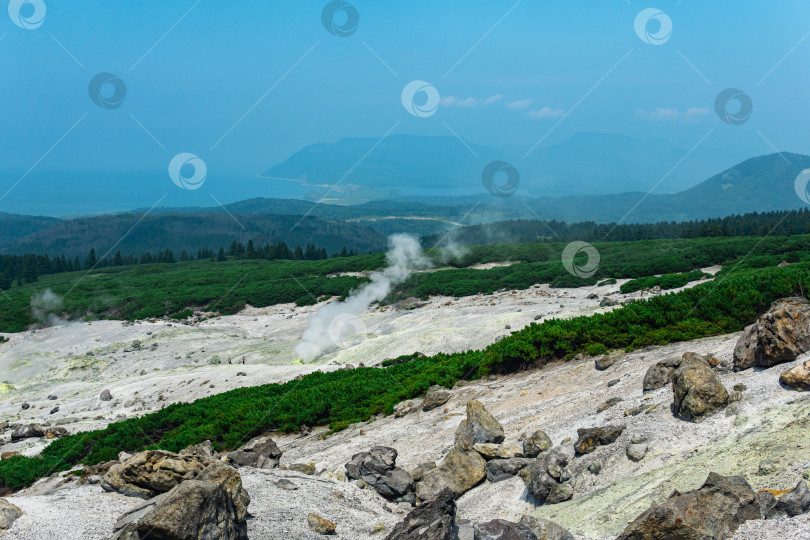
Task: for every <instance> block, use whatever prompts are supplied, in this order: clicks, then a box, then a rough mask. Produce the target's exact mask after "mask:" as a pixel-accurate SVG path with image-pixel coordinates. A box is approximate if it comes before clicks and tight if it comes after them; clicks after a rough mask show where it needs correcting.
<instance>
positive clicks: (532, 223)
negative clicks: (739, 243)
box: [424, 208, 810, 246]
mask: <svg viewBox="0 0 810 540" xmlns="http://www.w3.org/2000/svg"><path fill="white" fill-rule="evenodd" d="M807 233H810V209H807V208H804V209H801V210H789V211H778V212H761V213H760V212H754V213H750V214H744V215H733V216H728V217H724V218H713V219H704V220H696V221H683V222H675V221H670V222H660V223H633V224H622V225H617V224H615V223H607V224H604V223H602V224H600V223H595V222H591V221H586V222H580V223H571V224H567V223H564V222H562V221H547V222H543V221H537V220H514V221H502V222H497V223H486V224H482V225H472V226H469V227H463V228H460V229H457V230H455V231H454V232H453V233H451V234H449V235H448V234H441V235H438V234H437V235H432V236H427V237H424V244H425V245H431V246H432V245H435V244H436V243H437V242H440V241H441V242H444V241H446V240H447V239H450V240H451V241H453V242H455V243H457V244H462V245H475V244H488V243H492V242H571V241H574V240H581V241H584V242H600V241H634V240H664V239H676V238H709V237H722V236H766V235H770V236H793V235H797V234H807Z"/></svg>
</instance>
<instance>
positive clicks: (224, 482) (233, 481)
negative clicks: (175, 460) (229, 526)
mask: <svg viewBox="0 0 810 540" xmlns="http://www.w3.org/2000/svg"><path fill="white" fill-rule="evenodd" d="M194 480H200V481H203V482H215V483H217V484H219V485H220V486H222V487H223V489H224V490H225V491H226V492H227V493H228V497H229V498H230V501H231V504H233V509H234V514H235V515H236V521H237V522H238V523H243V522H244V521H245V520H246V519H247V515H248V505H249V504H250V495H248V492H247V490H246V489H245V488H244V487H243V486H242V476H241V475H240V474H239V472H238V471H237V470H236V469H234V468H233V467H231V466H230V465H227V464H225V463H223V462H221V461H217V462H214V463H213V464H211V465H209V466H208V467H206V468H205V469H203V470H202V472H200V473H199V474H198V475H197V476H195V477H194Z"/></svg>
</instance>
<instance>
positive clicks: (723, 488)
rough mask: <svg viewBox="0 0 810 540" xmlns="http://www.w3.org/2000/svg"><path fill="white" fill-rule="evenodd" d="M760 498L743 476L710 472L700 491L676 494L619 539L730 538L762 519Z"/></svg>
mask: <svg viewBox="0 0 810 540" xmlns="http://www.w3.org/2000/svg"><path fill="white" fill-rule="evenodd" d="M761 517H762V515H761V511H760V505H759V502H758V500H757V495H756V493H754V491H753V490H752V489H751V486H749V485H748V482H746V481H745V479H744V478H742V477H741V476H728V477H726V476H721V475H719V474H716V473H710V474H709V477H708V478H707V479H706V482H705V483H704V484H703V486H702V487H701V488H700V489H696V490H694V491H690V492H687V493H679V492H677V491H676V492H675V493H673V494H672V495H671V496H670V498H669V499H667V500H666V501H664V502H663V503H661V504H659V505H656V506H653V507H651V508H649V509H648V510H647V511H645V512H644V513H643V514H641V515H640V516H639V517H637V518H636V519H635V520H634V521H633V522H632V523H630V524H629V525H628V526H627V528H626V529H625V530H624V532H622V534H621V536H619V537H618V538H617V540H660V539H663V538H682V539H684V540H689V539H695V540H698V539H701V540H702V539H710V538H712V539H726V538H730V537H731V536H732V535H733V534H734V531H736V530H737V528H738V527H739V526H740V525H742V524H743V523H744V522H746V521H748V520H749V519H761Z"/></svg>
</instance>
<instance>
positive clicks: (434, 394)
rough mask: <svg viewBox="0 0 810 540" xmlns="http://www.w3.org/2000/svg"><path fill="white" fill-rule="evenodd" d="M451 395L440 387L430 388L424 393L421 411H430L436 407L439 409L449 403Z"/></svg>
mask: <svg viewBox="0 0 810 540" xmlns="http://www.w3.org/2000/svg"><path fill="white" fill-rule="evenodd" d="M452 395H453V394H451V393H450V392H449V391H448V390H447V389H446V388H444V387H442V386H436V385H434V386H431V387H430V388H428V390H427V392H425V398H424V399H423V400H422V410H423V411H432V410H433V409H435V408H436V407H441V406H442V405H444V404H445V403H447V402H448V401H450V397H451V396H452Z"/></svg>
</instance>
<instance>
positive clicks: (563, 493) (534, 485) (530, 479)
mask: <svg viewBox="0 0 810 540" xmlns="http://www.w3.org/2000/svg"><path fill="white" fill-rule="evenodd" d="M568 461H569V458H568V456H567V455H566V454H565V453H563V452H562V451H560V450H559V448H557V449H554V450H551V451H550V452H548V453H547V454H546V455H545V456H544V457H543V458H539V459H535V460H534V461H533V462H532V463H531V464H529V466H527V467H526V468H524V469H523V470H521V471H520V477H521V478H523V482H524V483H525V484H526V488H527V489H528V490H529V493H531V494H532V495H533V496H534V498H535V500H536V501H537V503H538V504H544V503H548V504H556V503H558V502H563V501H567V500H568V499H570V498H571V497H573V495H574V490H573V488H572V487H571V485H570V484H569V483H568V481H569V480H570V479H571V472H570V471H569V470H568Z"/></svg>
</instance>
